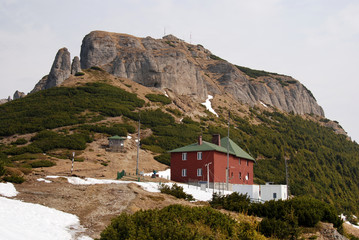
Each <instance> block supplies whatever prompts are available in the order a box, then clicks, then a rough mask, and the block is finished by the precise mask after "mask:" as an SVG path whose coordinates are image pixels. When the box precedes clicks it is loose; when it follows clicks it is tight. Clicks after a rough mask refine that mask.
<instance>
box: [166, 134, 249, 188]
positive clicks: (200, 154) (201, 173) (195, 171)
mask: <svg viewBox="0 0 359 240" xmlns="http://www.w3.org/2000/svg"><path fill="white" fill-rule="evenodd" d="M228 144H229V183H230V184H251V185H252V184H253V164H254V162H255V160H254V158H252V157H251V156H250V155H249V154H248V153H246V152H245V151H243V150H242V149H241V148H240V147H239V146H238V145H237V144H235V143H234V142H233V141H232V140H231V139H229V138H228V137H224V138H222V139H221V138H220V136H219V134H217V135H213V139H212V143H209V142H206V141H202V136H200V137H199V138H198V141H197V143H194V144H191V145H188V146H185V147H181V148H177V149H174V150H171V151H169V152H170V153H171V180H173V181H176V182H196V181H207V164H209V182H211V183H213V182H214V183H218V182H226V168H227V146H228Z"/></svg>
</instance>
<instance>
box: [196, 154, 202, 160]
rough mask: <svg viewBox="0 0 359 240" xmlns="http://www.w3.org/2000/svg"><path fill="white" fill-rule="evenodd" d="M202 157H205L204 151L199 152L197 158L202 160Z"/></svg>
mask: <svg viewBox="0 0 359 240" xmlns="http://www.w3.org/2000/svg"><path fill="white" fill-rule="evenodd" d="M202 158H203V153H202V152H197V160H202Z"/></svg>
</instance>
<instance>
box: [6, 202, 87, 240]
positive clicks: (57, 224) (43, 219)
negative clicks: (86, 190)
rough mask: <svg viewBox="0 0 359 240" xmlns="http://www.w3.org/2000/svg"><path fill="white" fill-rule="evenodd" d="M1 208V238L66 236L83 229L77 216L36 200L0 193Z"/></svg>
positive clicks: (59, 238) (61, 238) (84, 239)
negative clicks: (43, 204)
mask: <svg viewBox="0 0 359 240" xmlns="http://www.w3.org/2000/svg"><path fill="white" fill-rule="evenodd" d="M0 212H1V215H0V232H1V238H2V239H7V240H12V239H14V240H17V239H37V240H42V239H44V240H47V239H53V240H68V239H74V237H75V234H76V233H81V232H83V231H84V229H83V228H82V227H81V225H80V221H79V219H78V217H77V216H75V215H72V214H69V213H65V212H61V211H58V210H56V209H53V208H48V207H45V206H42V205H39V204H33V203H26V202H22V201H19V200H14V199H8V198H4V197H0ZM77 239H78V240H79V239H82V240H87V239H91V238H89V237H87V236H81V237H80V238H77Z"/></svg>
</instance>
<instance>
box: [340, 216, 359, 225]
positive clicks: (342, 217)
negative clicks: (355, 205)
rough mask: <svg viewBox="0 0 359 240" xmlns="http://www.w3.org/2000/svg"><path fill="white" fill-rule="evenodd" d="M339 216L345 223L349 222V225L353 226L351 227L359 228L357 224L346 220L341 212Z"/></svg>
mask: <svg viewBox="0 0 359 240" xmlns="http://www.w3.org/2000/svg"><path fill="white" fill-rule="evenodd" d="M340 218H341V219H342V220H343V221H344V222H345V223H347V224H349V225H351V226H353V227H355V228H357V229H359V226H358V225H354V224H352V223H351V222H349V221H347V218H346V217H345V216H344V214H343V213H342V214H340Z"/></svg>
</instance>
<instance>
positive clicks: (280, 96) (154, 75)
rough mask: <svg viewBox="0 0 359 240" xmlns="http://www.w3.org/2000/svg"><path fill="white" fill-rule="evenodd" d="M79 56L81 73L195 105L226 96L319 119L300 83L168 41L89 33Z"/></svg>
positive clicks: (197, 47)
mask: <svg viewBox="0 0 359 240" xmlns="http://www.w3.org/2000/svg"><path fill="white" fill-rule="evenodd" d="M80 56H81V68H82V69H87V68H90V67H93V66H99V67H101V68H103V69H104V70H106V71H107V72H109V73H111V74H113V75H115V76H118V77H123V78H129V79H131V80H133V81H135V82H138V83H140V84H142V85H144V86H147V87H155V88H159V89H166V88H168V89H171V90H172V91H174V92H175V93H176V94H178V95H190V96H192V97H193V98H195V99H198V100H205V99H206V97H207V95H208V94H212V95H214V94H231V95H232V96H233V97H234V98H235V99H237V100H238V101H240V102H242V103H245V104H249V105H251V106H254V105H259V104H262V103H264V104H266V105H270V106H272V107H275V108H278V109H281V110H284V111H286V112H293V113H296V114H315V115H319V116H324V111H323V109H322V108H321V107H320V106H319V105H318V103H317V102H316V100H315V98H314V97H313V95H312V94H311V92H310V91H309V90H308V89H306V88H305V87H304V86H303V85H302V84H301V83H300V82H299V81H297V80H295V79H293V78H291V77H289V76H284V75H279V74H274V73H265V72H264V73H265V74H263V75H259V76H255V77H251V76H249V75H247V74H246V73H245V72H243V71H241V70H240V68H238V67H236V66H235V65H233V64H230V63H228V62H227V61H224V60H222V59H220V58H218V57H216V56H214V55H213V54H212V53H211V52H210V51H208V50H207V49H205V48H204V47H203V46H201V45H192V44H188V43H186V42H184V41H183V40H180V39H178V38H176V37H174V36H172V35H169V36H165V37H163V38H162V39H153V38H151V37H146V38H137V37H134V36H130V35H126V34H118V33H108V32H102V31H94V32H91V33H90V34H88V35H86V36H85V38H84V39H83V41H82V46H81V55H80Z"/></svg>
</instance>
